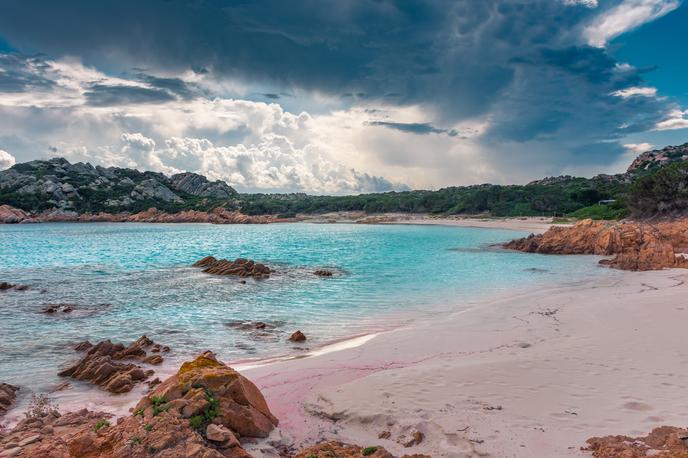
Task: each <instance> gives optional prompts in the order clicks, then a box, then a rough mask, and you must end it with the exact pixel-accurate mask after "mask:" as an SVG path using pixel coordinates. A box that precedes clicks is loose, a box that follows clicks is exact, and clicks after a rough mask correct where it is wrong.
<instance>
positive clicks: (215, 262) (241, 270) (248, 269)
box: [193, 256, 272, 278]
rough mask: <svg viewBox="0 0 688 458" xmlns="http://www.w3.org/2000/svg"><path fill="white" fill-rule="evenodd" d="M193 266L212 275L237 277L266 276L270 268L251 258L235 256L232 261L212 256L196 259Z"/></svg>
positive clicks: (268, 274)
mask: <svg viewBox="0 0 688 458" xmlns="http://www.w3.org/2000/svg"><path fill="white" fill-rule="evenodd" d="M193 267H202V268H203V272H205V273H208V274H213V275H235V276H238V277H253V278H268V277H269V276H270V273H271V272H272V271H271V270H270V268H269V267H268V266H266V265H264V264H261V263H259V262H255V261H253V260H251V259H244V258H237V259H235V260H234V261H229V260H227V259H215V258H214V257H213V256H206V257H205V258H203V259H201V260H199V261H196V262H195V263H194V264H193Z"/></svg>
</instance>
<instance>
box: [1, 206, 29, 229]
mask: <svg viewBox="0 0 688 458" xmlns="http://www.w3.org/2000/svg"><path fill="white" fill-rule="evenodd" d="M29 218H30V216H29V215H28V213H26V212H25V211H24V210H20V209H18V208H14V207H10V206H9V205H0V224H14V223H21V222H22V221H24V220H28V219H29Z"/></svg>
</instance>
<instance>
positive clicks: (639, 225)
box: [504, 219, 688, 270]
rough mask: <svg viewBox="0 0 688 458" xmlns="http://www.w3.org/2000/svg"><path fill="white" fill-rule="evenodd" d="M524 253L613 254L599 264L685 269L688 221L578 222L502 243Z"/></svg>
mask: <svg viewBox="0 0 688 458" xmlns="http://www.w3.org/2000/svg"><path fill="white" fill-rule="evenodd" d="M504 247H505V248H508V249H513V250H518V251H524V252H527V253H543V254H593V255H599V256H613V257H612V258H611V259H603V260H601V261H600V264H603V265H608V266H611V267H615V268H618V269H623V270H657V269H663V268H672V267H683V268H688V220H687V219H682V220H669V221H662V222H656V223H652V222H635V221H621V222H606V221H592V220H583V221H579V222H578V223H576V224H575V225H573V226H569V227H559V226H553V227H551V228H550V229H549V230H548V231H547V232H545V233H544V234H538V235H535V234H531V235H529V236H528V237H524V238H521V239H517V240H512V241H511V242H508V243H506V244H504Z"/></svg>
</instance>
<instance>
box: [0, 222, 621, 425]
mask: <svg viewBox="0 0 688 458" xmlns="http://www.w3.org/2000/svg"><path fill="white" fill-rule="evenodd" d="M524 235H527V233H524V232H517V231H511V230H501V229H485V228H466V227H449V226H438V225H364V224H314V223H289V224H265V225H213V224H147V223H141V224H137V223H47V224H27V225H0V281H6V282H10V283H19V284H25V285H28V286H29V289H28V290H26V291H14V290H9V291H0V382H6V383H11V384H17V385H20V386H21V387H22V390H21V391H20V401H21V402H20V403H19V408H18V409H15V410H14V411H13V412H14V413H15V417H14V418H16V414H17V412H18V411H19V410H20V409H21V408H22V407H23V406H25V405H26V403H27V402H28V399H29V397H30V394H33V393H44V394H46V395H48V396H50V397H51V398H53V399H54V400H55V402H56V403H60V402H61V403H63V404H66V405H72V404H73V405H78V404H80V403H81V404H83V403H84V402H88V403H90V404H89V405H92V407H101V406H107V405H111V404H112V395H108V394H107V393H104V392H103V391H102V390H101V389H100V388H98V387H95V386H92V385H89V384H87V383H85V382H79V381H69V382H70V384H69V386H68V387H67V388H66V389H65V387H64V385H63V386H62V387H60V384H61V383H63V382H65V381H66V380H65V379H62V378H60V377H58V376H57V372H58V371H59V370H60V369H61V368H64V367H66V366H68V365H70V364H72V363H73V362H74V361H75V360H77V359H78V357H79V354H78V353H76V352H75V351H74V350H73V346H74V345H75V344H76V343H78V342H81V341H84V340H89V341H90V342H92V343H96V342H99V341H101V340H105V339H110V340H112V341H113V342H123V343H129V342H132V341H134V340H135V339H137V338H138V337H140V336H141V335H144V334H145V335H146V336H148V337H149V338H151V339H153V340H154V341H155V342H157V343H160V344H162V345H167V346H169V347H170V348H171V349H172V350H171V352H170V353H169V354H166V355H165V356H166V359H167V365H166V367H167V368H168V369H167V370H168V371H169V370H173V368H174V367H178V363H180V362H181V361H184V360H187V359H189V358H192V357H194V356H195V355H197V354H199V353H200V352H202V351H205V350H211V351H213V352H215V353H216V354H217V355H218V357H219V358H221V359H222V360H224V361H228V362H235V363H244V364H245V363H246V362H247V361H262V360H264V359H266V358H274V357H293V356H303V355H307V354H308V352H310V351H313V350H314V349H318V348H322V347H324V346H327V345H329V344H332V343H334V342H341V341H345V340H346V339H350V338H352V337H356V336H362V335H369V334H370V333H377V332H384V331H385V330H389V329H393V328H395V327H399V326H408V325H412V323H413V321H414V320H417V319H421V318H424V317H429V316H437V315H438V314H442V313H452V312H457V311H461V310H465V309H467V308H470V307H473V306H476V304H479V303H481V301H485V299H486V298H489V297H493V296H503V295H508V294H517V293H518V292H523V291H526V290H528V289H532V288H539V287H547V286H550V285H555V284H565V283H569V284H574V283H575V282H584V281H586V279H592V278H596V277H599V276H600V275H608V274H609V272H610V271H609V270H608V269H605V268H601V267H598V266H597V262H596V259H595V258H594V257H592V256H549V255H539V254H527V253H520V252H514V251H509V250H505V249H502V248H500V247H499V246H498V244H499V243H501V242H505V241H508V240H510V239H513V238H515V237H521V236H524ZM208 255H212V256H215V257H217V258H227V259H235V258H239V257H242V258H249V259H253V260H256V261H258V262H262V263H264V264H266V265H268V266H269V267H270V268H271V269H273V270H274V273H273V274H272V275H271V276H270V278H267V279H262V280H254V279H251V278H249V279H241V278H237V277H225V276H214V275H209V274H206V273H203V272H202V270H201V269H199V268H196V267H192V264H193V263H194V262H195V261H197V260H199V259H201V258H203V257H205V256H208ZM318 269H328V270H331V271H332V272H333V276H332V277H318V276H316V275H314V273H313V272H314V271H315V270H318ZM242 280H244V281H242ZM51 304H70V305H71V306H72V307H73V311H72V312H70V313H64V312H56V313H53V314H46V313H42V310H43V309H45V308H46V307H48V306H50V305H51ZM257 321H260V322H264V323H266V324H267V325H268V326H267V327H266V328H265V329H262V330H259V329H255V327H254V326H253V325H252V324H253V323H254V322H257ZM296 330H301V331H302V332H303V333H305V334H306V336H307V338H308V339H307V340H306V342H302V343H297V344H295V343H292V342H289V341H288V340H287V339H288V337H289V335H290V334H291V333H292V332H294V331H296ZM170 368H172V369H170ZM159 372H161V374H164V370H160V371H159ZM58 388H61V389H59V390H58ZM141 390H143V388H141V389H139V390H138V391H137V392H136V393H134V394H131V395H129V396H127V395H124V396H121V397H119V398H118V399H119V400H118V401H117V403H118V404H119V405H120V406H126V405H128V403H131V402H132V400H133V399H135V398H136V397H137V396H138V395H140V391H141Z"/></svg>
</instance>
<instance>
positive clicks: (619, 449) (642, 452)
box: [583, 426, 688, 458]
mask: <svg viewBox="0 0 688 458" xmlns="http://www.w3.org/2000/svg"><path fill="white" fill-rule="evenodd" d="M686 436H688V429H685V428H676V427H673V426H660V427H658V428H655V429H653V430H652V431H651V432H650V434H648V435H647V436H645V437H628V436H605V437H592V438H590V439H588V440H587V441H586V442H587V444H588V445H587V447H584V448H583V450H585V451H589V452H592V456H594V457H595V458H645V457H646V456H650V455H649V454H648V452H651V453H652V456H653V457H658V458H685V457H687V456H688V444H687V443H686V442H687V440H684V438H686Z"/></svg>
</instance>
